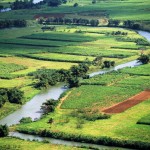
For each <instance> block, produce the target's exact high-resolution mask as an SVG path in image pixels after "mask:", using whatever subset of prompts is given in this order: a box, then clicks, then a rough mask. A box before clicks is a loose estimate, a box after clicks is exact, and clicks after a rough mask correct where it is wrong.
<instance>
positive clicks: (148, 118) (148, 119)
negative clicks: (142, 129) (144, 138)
mask: <svg viewBox="0 0 150 150" xmlns="http://www.w3.org/2000/svg"><path fill="white" fill-rule="evenodd" d="M137 124H145V125H150V114H147V115H146V116H144V117H142V118H141V119H140V120H138V122H137Z"/></svg>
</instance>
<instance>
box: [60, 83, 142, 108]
mask: <svg viewBox="0 0 150 150" xmlns="http://www.w3.org/2000/svg"><path fill="white" fill-rule="evenodd" d="M138 92H139V90H138V89H135V90H130V89H128V88H120V87H114V86H105V87H103V86H97V85H82V86H81V87H79V88H76V89H74V90H73V91H72V92H71V94H70V95H69V96H68V97H67V99H66V100H65V101H64V103H63V104H62V106H61V108H63V109H68V108H69V109H71V108H85V107H94V106H95V107H99V108H103V107H108V106H111V105H113V104H115V103H118V102H121V101H123V100H125V99H127V98H129V97H131V96H133V95H135V94H136V93H138ZM108 93H109V94H108ZM85 95H86V96H85Z"/></svg>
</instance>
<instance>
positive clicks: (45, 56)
mask: <svg viewBox="0 0 150 150" xmlns="http://www.w3.org/2000/svg"><path fill="white" fill-rule="evenodd" d="M30 56H31V57H32V56H33V57H34V58H37V59H38V58H39V59H40V58H41V59H42V58H43V59H47V60H56V61H66V62H67V61H70V62H73V61H76V62H77V61H79V62H80V61H81V62H82V61H85V60H86V59H88V60H89V61H93V60H94V58H95V57H91V56H77V55H67V54H59V53H41V54H32V55H30Z"/></svg>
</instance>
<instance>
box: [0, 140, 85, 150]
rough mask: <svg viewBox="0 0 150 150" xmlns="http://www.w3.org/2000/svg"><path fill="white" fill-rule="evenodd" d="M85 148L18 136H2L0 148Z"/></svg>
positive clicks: (82, 149) (4, 149)
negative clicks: (22, 138)
mask: <svg viewBox="0 0 150 150" xmlns="http://www.w3.org/2000/svg"><path fill="white" fill-rule="evenodd" d="M70 148H71V149H73V150H85V148H77V147H69V146H63V145H56V144H50V143H44V142H37V141H24V140H21V139H18V138H11V137H6V138H1V139H0V149H1V150H6V149H10V150H19V149H21V150H31V149H32V150H42V149H44V150H49V149H55V150H69V149H70Z"/></svg>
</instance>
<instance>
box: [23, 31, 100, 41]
mask: <svg viewBox="0 0 150 150" xmlns="http://www.w3.org/2000/svg"><path fill="white" fill-rule="evenodd" d="M21 38H24V39H39V40H49V41H64V42H88V41H94V40H96V39H97V38H96V37H94V36H89V35H84V34H79V33H76V34H75V33H65V32H63V33H61V32H49V33H44V34H42V33H41V34H32V35H28V36H23V37H21Z"/></svg>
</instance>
